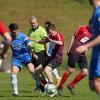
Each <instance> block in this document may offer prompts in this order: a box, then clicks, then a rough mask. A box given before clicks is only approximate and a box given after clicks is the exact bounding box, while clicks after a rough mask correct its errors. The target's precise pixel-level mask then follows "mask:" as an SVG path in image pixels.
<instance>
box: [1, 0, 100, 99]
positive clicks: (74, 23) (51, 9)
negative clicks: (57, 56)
mask: <svg viewBox="0 0 100 100" xmlns="http://www.w3.org/2000/svg"><path fill="white" fill-rule="evenodd" d="M76 1H80V3H78V2H76ZM83 1H84V2H83ZM91 13H92V7H91V6H90V5H89V4H88V0H0V19H1V20H3V21H4V23H5V24H6V25H7V26H8V25H9V24H10V23H11V22H16V23H18V24H19V29H20V31H22V32H24V33H27V30H28V28H29V27H30V25H29V18H30V17H31V16H33V15H35V16H37V17H38V18H39V23H40V24H41V25H44V22H45V21H46V20H51V21H53V22H54V23H55V25H56V27H57V30H58V31H60V32H61V33H62V34H63V35H64V39H65V48H64V61H63V64H62V66H63V67H62V68H60V74H61V75H62V73H63V72H64V69H65V64H66V48H67V45H68V42H69V41H70V38H71V36H72V34H73V33H74V31H75V29H76V28H77V27H78V26H79V25H87V23H88V20H89V18H90V17H91ZM0 39H1V38H0ZM75 74H76V73H75ZM75 74H73V75H72V76H71V77H70V78H69V81H70V80H71V79H72V78H73V76H74V75H75ZM18 80H19V82H18V84H19V96H18V97H12V96H11V95H12V91H11V84H10V74H6V73H4V72H1V73H0V100H48V99H49V100H98V98H97V96H96V94H95V93H93V92H91V91H90V90H89V87H88V77H86V78H85V79H84V80H82V81H81V82H80V83H79V84H78V85H76V87H75V91H76V95H75V96H72V95H71V94H70V93H69V91H68V90H67V89H66V86H65V88H64V96H63V97H60V96H58V95H57V96H56V97H53V98H50V97H49V96H45V97H41V96H40V94H39V93H34V92H33V88H34V81H33V80H32V78H31V76H30V74H29V73H28V72H27V71H26V69H24V70H22V72H20V73H19V75H18ZM69 81H68V82H67V83H66V85H67V84H68V83H69Z"/></svg>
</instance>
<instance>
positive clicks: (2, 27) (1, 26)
mask: <svg viewBox="0 0 100 100" xmlns="http://www.w3.org/2000/svg"><path fill="white" fill-rule="evenodd" d="M6 32H8V29H7V28H6V26H5V25H4V24H3V22H2V21H0V34H2V35H3V34H4V33H6Z"/></svg>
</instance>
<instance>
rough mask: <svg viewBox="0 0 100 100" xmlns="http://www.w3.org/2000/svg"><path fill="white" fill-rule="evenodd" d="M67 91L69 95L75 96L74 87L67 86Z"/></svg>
mask: <svg viewBox="0 0 100 100" xmlns="http://www.w3.org/2000/svg"><path fill="white" fill-rule="evenodd" d="M67 88H68V90H69V91H70V93H71V94H72V95H75V92H74V87H70V85H68V86H67Z"/></svg>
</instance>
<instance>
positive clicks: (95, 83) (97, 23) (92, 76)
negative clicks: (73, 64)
mask: <svg viewBox="0 0 100 100" xmlns="http://www.w3.org/2000/svg"><path fill="white" fill-rule="evenodd" d="M90 2H91V4H92V5H93V7H94V11H93V15H92V18H91V24H90V27H91V32H92V34H93V35H92V38H93V39H95V38H97V40H98V41H96V40H94V41H96V43H98V42H99V41H100V0H90ZM92 43H93V42H91V43H89V45H90V46H92V45H94V44H92ZM89 45H88V44H86V46H89ZM89 86H90V89H91V90H92V91H95V92H96V93H97V94H98V95H99V99H100V45H96V46H94V47H93V49H92V55H91V61H90V70H89Z"/></svg>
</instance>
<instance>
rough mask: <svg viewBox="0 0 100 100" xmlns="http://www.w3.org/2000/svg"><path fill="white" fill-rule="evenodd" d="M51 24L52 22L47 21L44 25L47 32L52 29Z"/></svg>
mask: <svg viewBox="0 0 100 100" xmlns="http://www.w3.org/2000/svg"><path fill="white" fill-rule="evenodd" d="M51 24H52V22H51V21H46V22H45V23H44V25H45V28H46V30H48V28H49V27H50V25H51Z"/></svg>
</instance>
